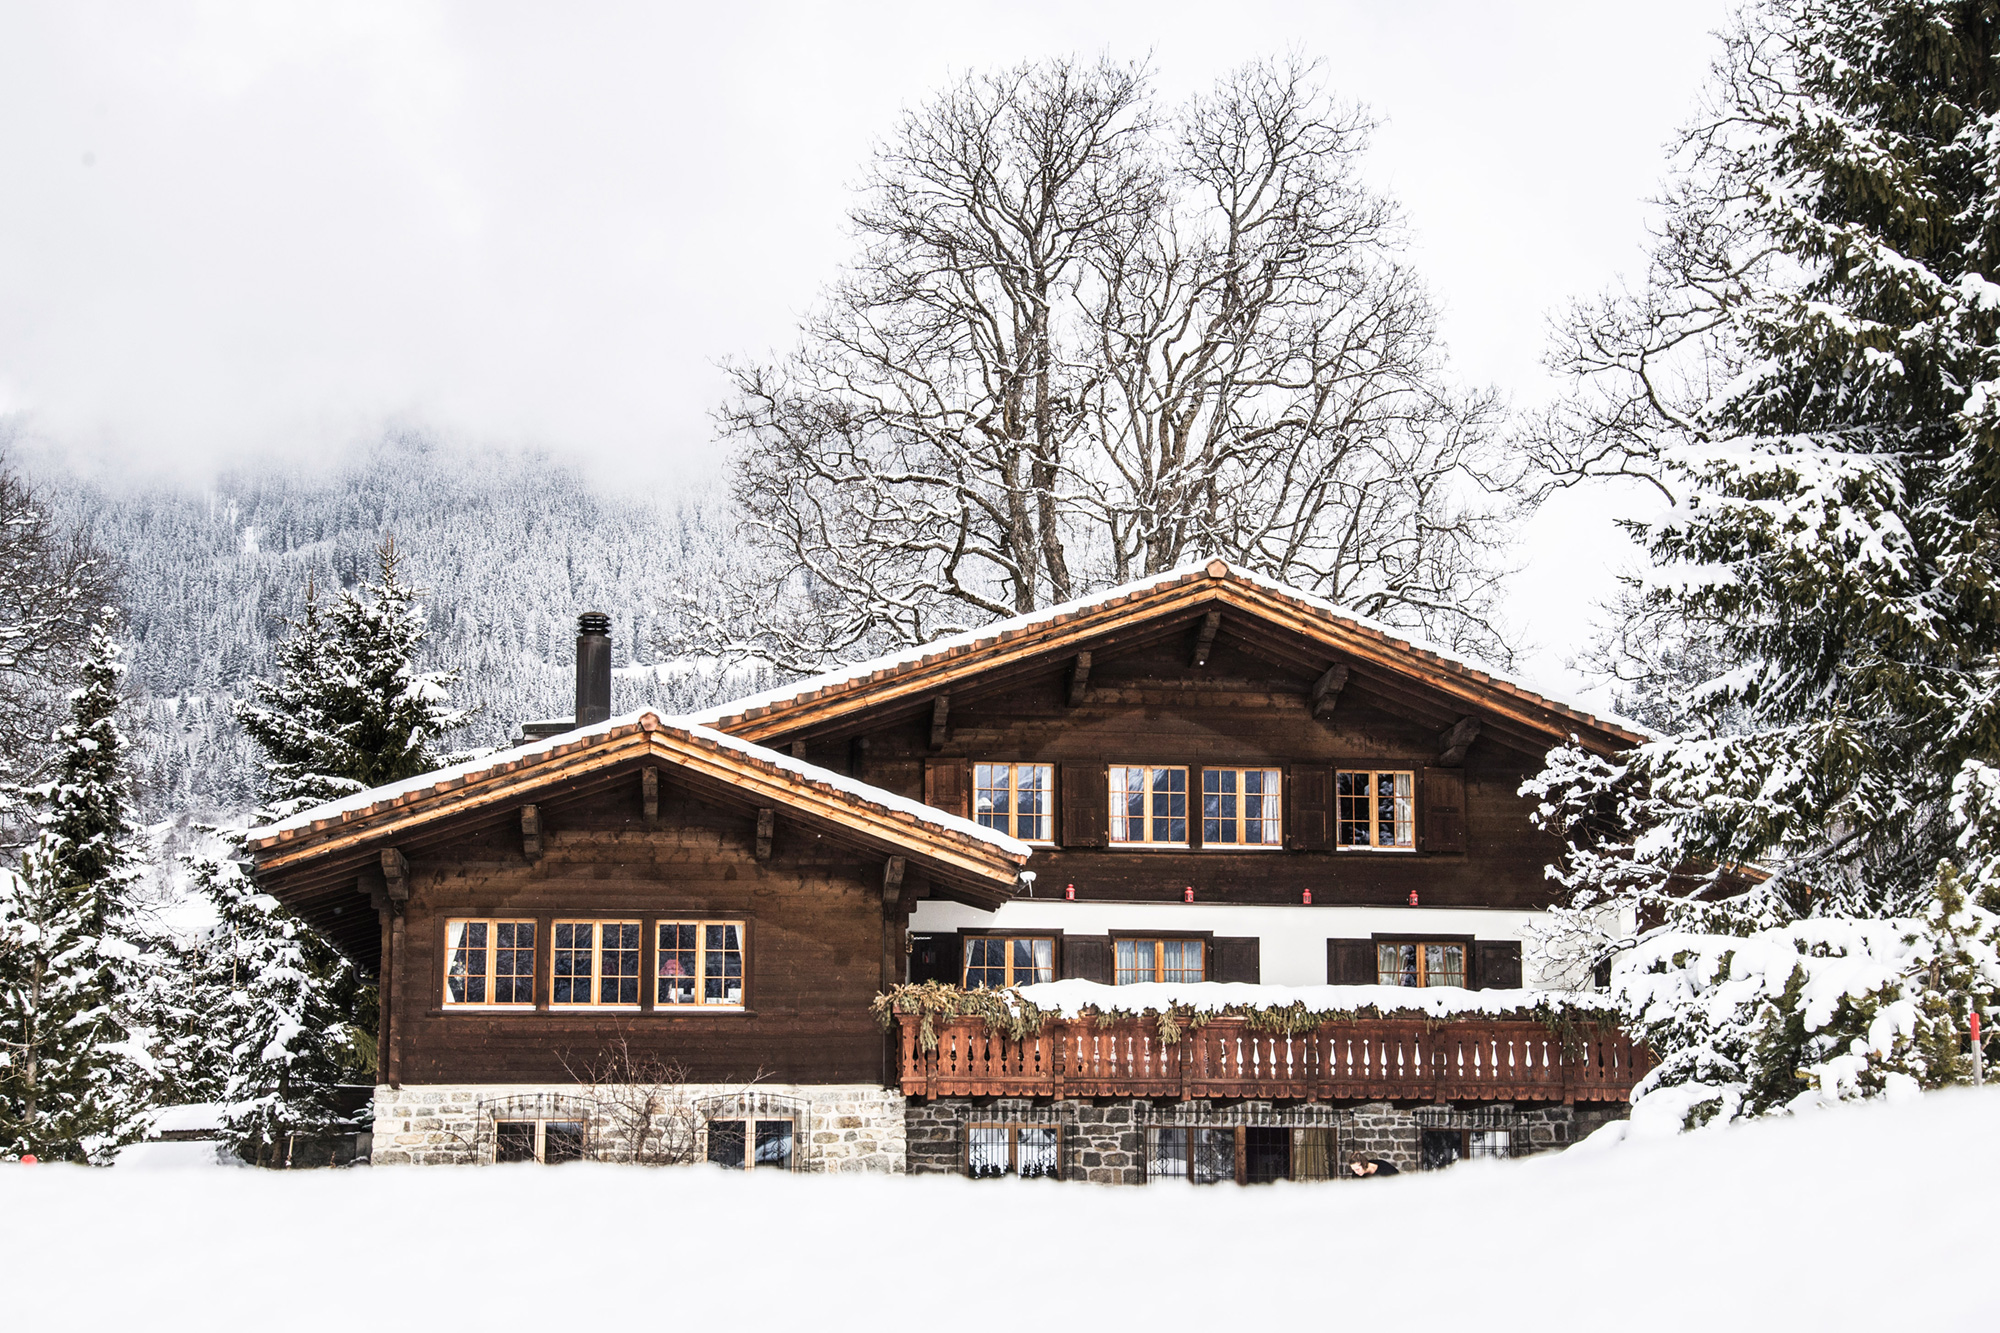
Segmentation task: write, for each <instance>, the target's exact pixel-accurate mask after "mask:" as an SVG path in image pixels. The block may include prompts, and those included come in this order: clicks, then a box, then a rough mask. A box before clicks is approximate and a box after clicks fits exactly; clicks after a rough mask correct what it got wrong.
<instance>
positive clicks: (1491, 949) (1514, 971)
mask: <svg viewBox="0 0 2000 1333" xmlns="http://www.w3.org/2000/svg"><path fill="white" fill-rule="evenodd" d="M1473 955H1474V961H1473V968H1474V969H1475V971H1474V977H1473V986H1474V989H1476V990H1514V989H1517V988H1518V987H1519V986H1520V984H1521V941H1519V940H1480V941H1479V942H1478V943H1477V944H1475V945H1474V946H1473Z"/></svg>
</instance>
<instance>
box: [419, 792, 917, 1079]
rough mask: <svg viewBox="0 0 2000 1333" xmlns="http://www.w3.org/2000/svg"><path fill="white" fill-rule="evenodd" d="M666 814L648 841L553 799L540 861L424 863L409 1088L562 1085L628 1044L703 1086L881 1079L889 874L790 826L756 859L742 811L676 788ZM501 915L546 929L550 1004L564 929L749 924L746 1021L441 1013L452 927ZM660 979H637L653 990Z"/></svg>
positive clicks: (449, 854)
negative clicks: (554, 926) (877, 1016)
mask: <svg viewBox="0 0 2000 1333" xmlns="http://www.w3.org/2000/svg"><path fill="white" fill-rule="evenodd" d="M660 806H661V808H660V816H659V824H658V827H656V828H653V829H645V828H643V827H634V822H633V821H632V820H630V819H629V818H627V817H626V814H625V812H623V811H617V812H610V811H602V810H598V809H594V808H592V807H591V806H590V805H589V804H588V803H582V802H570V803H563V802H561V801H551V802H549V803H547V804H546V805H545V807H544V809H545V812H546V814H547V816H548V818H547V821H546V822H547V824H548V830H549V831H547V832H545V833H544V835H543V853H542V856H541V857H540V859H539V860H537V861H535V862H534V863H533V864H532V865H529V864H523V863H522V862H521V861H520V859H519V858H518V856H516V857H514V858H513V859H511V860H509V859H507V858H506V857H505V855H504V854H503V852H502V850H501V849H499V848H496V847H490V846H485V845H480V844H476V843H472V844H467V845H463V846H454V845H451V844H445V845H441V846H440V847H438V848H437V849H436V850H435V851H433V852H430V853H428V854H427V855H426V856H425V857H423V858H422V859H421V860H415V861H413V862H412V864H411V886H412V897H411V900H410V903H409V906H408V908H407V909H406V911H405V914H404V930H403V932H402V935H403V939H404V941H405V944H404V956H403V958H402V959H401V960H400V962H399V965H398V967H397V974H398V976H399V977H400V979H401V985H400V986H399V987H398V988H397V990H396V993H395V995H394V997H393V999H392V1001H391V1003H392V1005H393V1006H394V1020H395V1024H396V1032H397V1045H398V1048H399V1052H400V1063H401V1075H402V1080H403V1081H404V1082H406V1083H493V1082H551V1083H566V1082H570V1081H572V1080H573V1078H574V1075H573V1073H572V1072H571V1071H572V1070H573V1069H576V1068H580V1067H581V1066H582V1065H583V1064H586V1063H589V1062H591V1061H593V1060H599V1059H601V1058H602V1055H603V1053H604V1052H605V1051H606V1050H607V1049H608V1048H609V1047H610V1046H611V1045H612V1044H613V1043H614V1042H616V1041H618V1040H620V1039H623V1040H626V1041H629V1042H630V1044H631V1052H632V1054H633V1056H634V1057H635V1058H641V1059H656V1060H659V1061H661V1062H663V1063H666V1064H670V1065H681V1066H684V1067H685V1068H686V1069H687V1071H688V1076H689V1077H690V1078H691V1079H693V1080H695V1081H698V1082H736V1081H749V1080H751V1079H755V1078H758V1077H760V1076H761V1077H762V1078H764V1079H765V1080H767V1081H771V1082H777V1083H784V1082H801V1083H834V1082H840V1083H846V1082H863V1083H865V1082H873V1081H876V1080H879V1079H880V1078H881V1077H882V1076H883V1057H884V1044H883V1037H882V1033H881V1031H880V1029H879V1028H877V1027H876V1025H875V1023H874V1021H873V1020H872V1019H871V1018H870V1017H869V1013H868V1006H869V1002H870V1001H871V1000H872V999H873V998H874V996H875V993H876V990H877V987H878V984H879V982H880V980H881V977H880V971H881V957H882V954H883V949H884V923H883V911H882V893H881V883H882V864H881V862H879V861H875V860H870V859H864V858H862V857H859V856H855V855H849V854H846V853H839V852H831V851H829V850H828V844H827V843H826V842H825V841H824V840H822V839H817V838H814V837H812V836H811V835H810V834H809V833H806V832H804V831H802V830H799V829H796V828H793V827H790V826H788V825H787V823H786V821H785V820H784V819H783V818H782V817H781V818H780V819H779V820H778V821H777V826H776V830H775V836H774V838H773V844H774V845H773V850H772V855H771V858H770V859H769V860H768V861H762V862H760V861H758V860H757V859H756V857H755V852H754V846H753V843H754V838H755V823H754V818H752V817H750V816H748V815H747V814H746V813H738V812H732V811H726V810H721V809H717V808H714V807H709V806H705V805H702V804H699V803H697V802H694V801H691V800H688V799H686V798H684V797H683V798H679V799H676V798H675V797H674V796H673V795H672V794H671V792H663V793H662V799H661V803H660ZM494 916H505V917H526V918H532V919H534V920H536V921H538V922H540V923H541V927H542V928H541V929H540V930H539V931H538V936H539V938H538V941H537V943H538V945H539V948H538V970H539V977H540V980H539V984H538V987H537V989H538V992H539V993H540V996H541V999H542V1001H543V1002H544V1003H546V1000H547V980H546V978H547V976H548V965H549V949H548V938H549V933H550V932H549V928H548V926H549V923H550V922H551V921H552V920H554V919H557V918H577V919H581V918H592V917H596V918H617V919H624V920H634V919H637V920H642V921H646V922H648V923H651V922H654V921H657V920H659V919H663V918H672V919H717V918H722V919H736V920H743V921H745V922H747V923H748V927H747V939H746V949H745V977H746V987H745V990H746V999H747V1002H748V1010H749V1011H748V1012H744V1013H707V1014H704V1013H687V1012H669V1011H666V1010H661V1011H658V1012H653V1013H646V1012H635V1011H631V1010H619V1011H605V1012H589V1011H574V1010H572V1011H566V1012H565V1011H556V1012H549V1011H546V1010H543V1011H537V1012H519V1011H514V1012H494V1011H481V1010H479V1009H476V1008H453V1009H446V1008H445V1007H444V1005H443V1003H442V994H443V976H444V962H445V960H444V956H443V951H444V937H445V923H446V921H447V920H448V919H450V918H452V917H494ZM644 933H646V934H648V935H650V934H652V933H653V932H652V928H651V927H650V925H649V927H648V929H647V930H646V932H644ZM953 938H954V939H955V937H953ZM896 947H897V948H898V949H900V947H901V946H900V943H898V944H897V945H896ZM649 980H650V978H647V977H644V976H642V977H641V982H642V987H645V989H647V990H648V991H650V987H649V986H646V985H645V983H647V982H648V981H649ZM647 998H648V999H650V994H648V996H647Z"/></svg>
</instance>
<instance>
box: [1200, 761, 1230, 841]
mask: <svg viewBox="0 0 2000 1333" xmlns="http://www.w3.org/2000/svg"><path fill="white" fill-rule="evenodd" d="M1236 778H1237V775H1236V770H1234V769H1229V768H1209V769H1203V770H1202V774H1201V840H1202V841H1203V842H1204V843H1216V844H1222V843H1232V842H1235V841H1237V837H1236V815H1237V804H1236Z"/></svg>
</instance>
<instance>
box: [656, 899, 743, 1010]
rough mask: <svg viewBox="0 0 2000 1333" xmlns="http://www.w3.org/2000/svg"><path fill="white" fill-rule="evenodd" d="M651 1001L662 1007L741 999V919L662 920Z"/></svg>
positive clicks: (726, 1003)
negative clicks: (655, 976)
mask: <svg viewBox="0 0 2000 1333" xmlns="http://www.w3.org/2000/svg"><path fill="white" fill-rule="evenodd" d="M655 987H656V988H655V990H654V993H653V1003H654V1004H655V1005H658V1006H660V1007H661V1008H685V1007H699V1006H720V1007H725V1008H726V1007H732V1006H741V1005H742V1003H743V923H742V922H741V921H662V922H661V923H660V952H659V975H658V977H657V978H656V979H655Z"/></svg>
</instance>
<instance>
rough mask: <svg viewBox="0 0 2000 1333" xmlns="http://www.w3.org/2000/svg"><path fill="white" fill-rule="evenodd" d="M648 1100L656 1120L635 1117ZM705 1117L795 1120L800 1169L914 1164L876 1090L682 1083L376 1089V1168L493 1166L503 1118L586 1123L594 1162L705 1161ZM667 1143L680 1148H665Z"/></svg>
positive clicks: (888, 1096)
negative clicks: (664, 1086) (666, 1086)
mask: <svg viewBox="0 0 2000 1333" xmlns="http://www.w3.org/2000/svg"><path fill="white" fill-rule="evenodd" d="M649 1103H650V1104H651V1105H653V1106H655V1107H657V1108H659V1109H658V1111H657V1113H655V1114H646V1113H645V1112H644V1111H643V1110H640V1111H637V1112H635V1110H634V1109H633V1108H635V1107H637V1108H643V1107H646V1106H647V1105H648V1104H649ZM710 1112H713V1113H715V1114H718V1115H723V1116H727V1115H731V1114H737V1115H744V1116H749V1117H751V1118H783V1117H789V1118H791V1119H792V1120H793V1121H794V1129H793V1148H792V1151H793V1155H794V1160H795V1163H796V1167H795V1169H797V1170H801V1171H812V1172H822V1173H827V1174H845V1173H852V1172H860V1171H869V1172H886V1173H890V1174H901V1173H902V1172H903V1171H904V1169H905V1163H906V1161H907V1159H908V1148H907V1130H906V1125H905V1110H904V1099H903V1096H902V1094H901V1093H900V1092H896V1091H892V1090H889V1089H885V1088H882V1087H879V1086H876V1085H874V1084H824V1085H822V1084H814V1085H795V1084H778V1085H771V1084H758V1085H756V1086H755V1087H754V1088H744V1087H742V1086H740V1085H721V1084H713V1085H711V1084H687V1085H684V1086H681V1087H678V1088H675V1089H672V1090H670V1091H668V1092H666V1093H660V1092H659V1091H658V1090H657V1089H641V1088H629V1087H625V1086H623V1085H620V1086H614V1087H597V1088H583V1087H579V1086H577V1085H576V1084H484V1083H482V1084H448V1085H439V1084H433V1085H428V1086H422V1085H418V1084H412V1083H406V1084H404V1085H403V1086H402V1087H400V1088H391V1087H389V1086H388V1085H387V1084H381V1085H378V1086H377V1087H376V1089H375V1127H374V1130H375V1132H374V1143H373V1153H372V1156H371V1158H370V1160H371V1162H373V1164H374V1165H377V1166H387V1165H402V1164H413V1165H420V1166H434V1165H478V1164H484V1163H489V1162H491V1161H493V1157H494V1131H493V1126H494V1123H495V1122H496V1121H497V1120H516V1119H547V1120H565V1119H574V1120H581V1121H583V1122H585V1123H586V1124H587V1125H588V1129H587V1130H586V1132H585V1150H584V1155H585V1156H586V1157H587V1158H590V1159H592V1160H600V1161H632V1160H640V1161H664V1160H667V1159H668V1158H672V1157H687V1156H691V1157H692V1158H693V1160H695V1161H703V1160H706V1158H707V1154H708V1145H707V1142H706V1129H705V1124H706V1119H707V1115H708V1114H709V1113H710ZM689 1135H691V1136H692V1137H691V1138H689V1137H688V1136H689ZM669 1142H671V1143H673V1144H676V1145H678V1146H677V1147H674V1148H669V1147H664V1146H663V1145H664V1144H667V1143H669Z"/></svg>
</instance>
